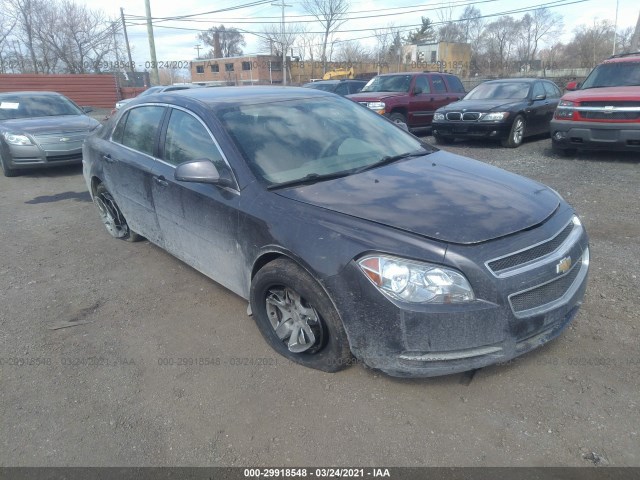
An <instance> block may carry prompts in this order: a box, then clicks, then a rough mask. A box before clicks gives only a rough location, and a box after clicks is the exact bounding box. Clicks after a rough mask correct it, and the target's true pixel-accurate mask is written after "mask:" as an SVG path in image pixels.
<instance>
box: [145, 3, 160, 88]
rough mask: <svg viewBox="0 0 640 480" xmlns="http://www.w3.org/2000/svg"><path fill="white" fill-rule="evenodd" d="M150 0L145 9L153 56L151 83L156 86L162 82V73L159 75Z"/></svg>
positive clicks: (150, 48)
mask: <svg viewBox="0 0 640 480" xmlns="http://www.w3.org/2000/svg"><path fill="white" fill-rule="evenodd" d="M149 1H150V0H144V7H145V10H146V13H147V36H148V37H149V53H150V54H151V81H152V83H154V84H155V85H157V84H158V83H159V82H160V73H158V60H157V59H156V42H155V40H154V38H153V24H152V23H151V4H150V3H149Z"/></svg>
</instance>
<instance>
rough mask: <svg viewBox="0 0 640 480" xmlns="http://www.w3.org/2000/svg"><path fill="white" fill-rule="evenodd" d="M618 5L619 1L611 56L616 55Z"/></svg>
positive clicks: (617, 0) (617, 1)
mask: <svg viewBox="0 0 640 480" xmlns="http://www.w3.org/2000/svg"><path fill="white" fill-rule="evenodd" d="M618 3H619V0H616V20H615V22H614V24H613V53H612V54H611V55H615V54H616V40H617V36H618Z"/></svg>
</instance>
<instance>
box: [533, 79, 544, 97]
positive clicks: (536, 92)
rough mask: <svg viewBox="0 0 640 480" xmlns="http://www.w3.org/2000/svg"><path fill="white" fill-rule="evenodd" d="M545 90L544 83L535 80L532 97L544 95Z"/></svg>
mask: <svg viewBox="0 0 640 480" xmlns="http://www.w3.org/2000/svg"><path fill="white" fill-rule="evenodd" d="M546 94H547V92H545V91H544V85H542V83H541V82H536V83H535V84H534V85H533V98H536V97H538V96H540V95H546Z"/></svg>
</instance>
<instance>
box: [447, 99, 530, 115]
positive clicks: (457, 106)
mask: <svg viewBox="0 0 640 480" xmlns="http://www.w3.org/2000/svg"><path fill="white" fill-rule="evenodd" d="M522 102H523V100H518V101H515V102H514V101H508V102H507V101H505V100H504V99H497V100H460V101H459V102H454V103H450V104H449V105H446V106H444V107H441V108H439V109H438V112H459V111H461V110H462V109H465V110H466V111H468V112H488V111H491V110H496V111H503V110H510V109H511V108H513V107H515V106H516V105H520V104H522Z"/></svg>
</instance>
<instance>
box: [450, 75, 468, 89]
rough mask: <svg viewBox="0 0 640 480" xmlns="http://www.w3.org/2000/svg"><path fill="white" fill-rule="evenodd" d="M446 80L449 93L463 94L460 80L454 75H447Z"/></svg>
mask: <svg viewBox="0 0 640 480" xmlns="http://www.w3.org/2000/svg"><path fill="white" fill-rule="evenodd" d="M446 78H447V83H448V84H449V91H450V92H456V93H464V85H462V82H461V81H460V79H459V78H458V77H456V76H454V75H449V76H448V77H446Z"/></svg>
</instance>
